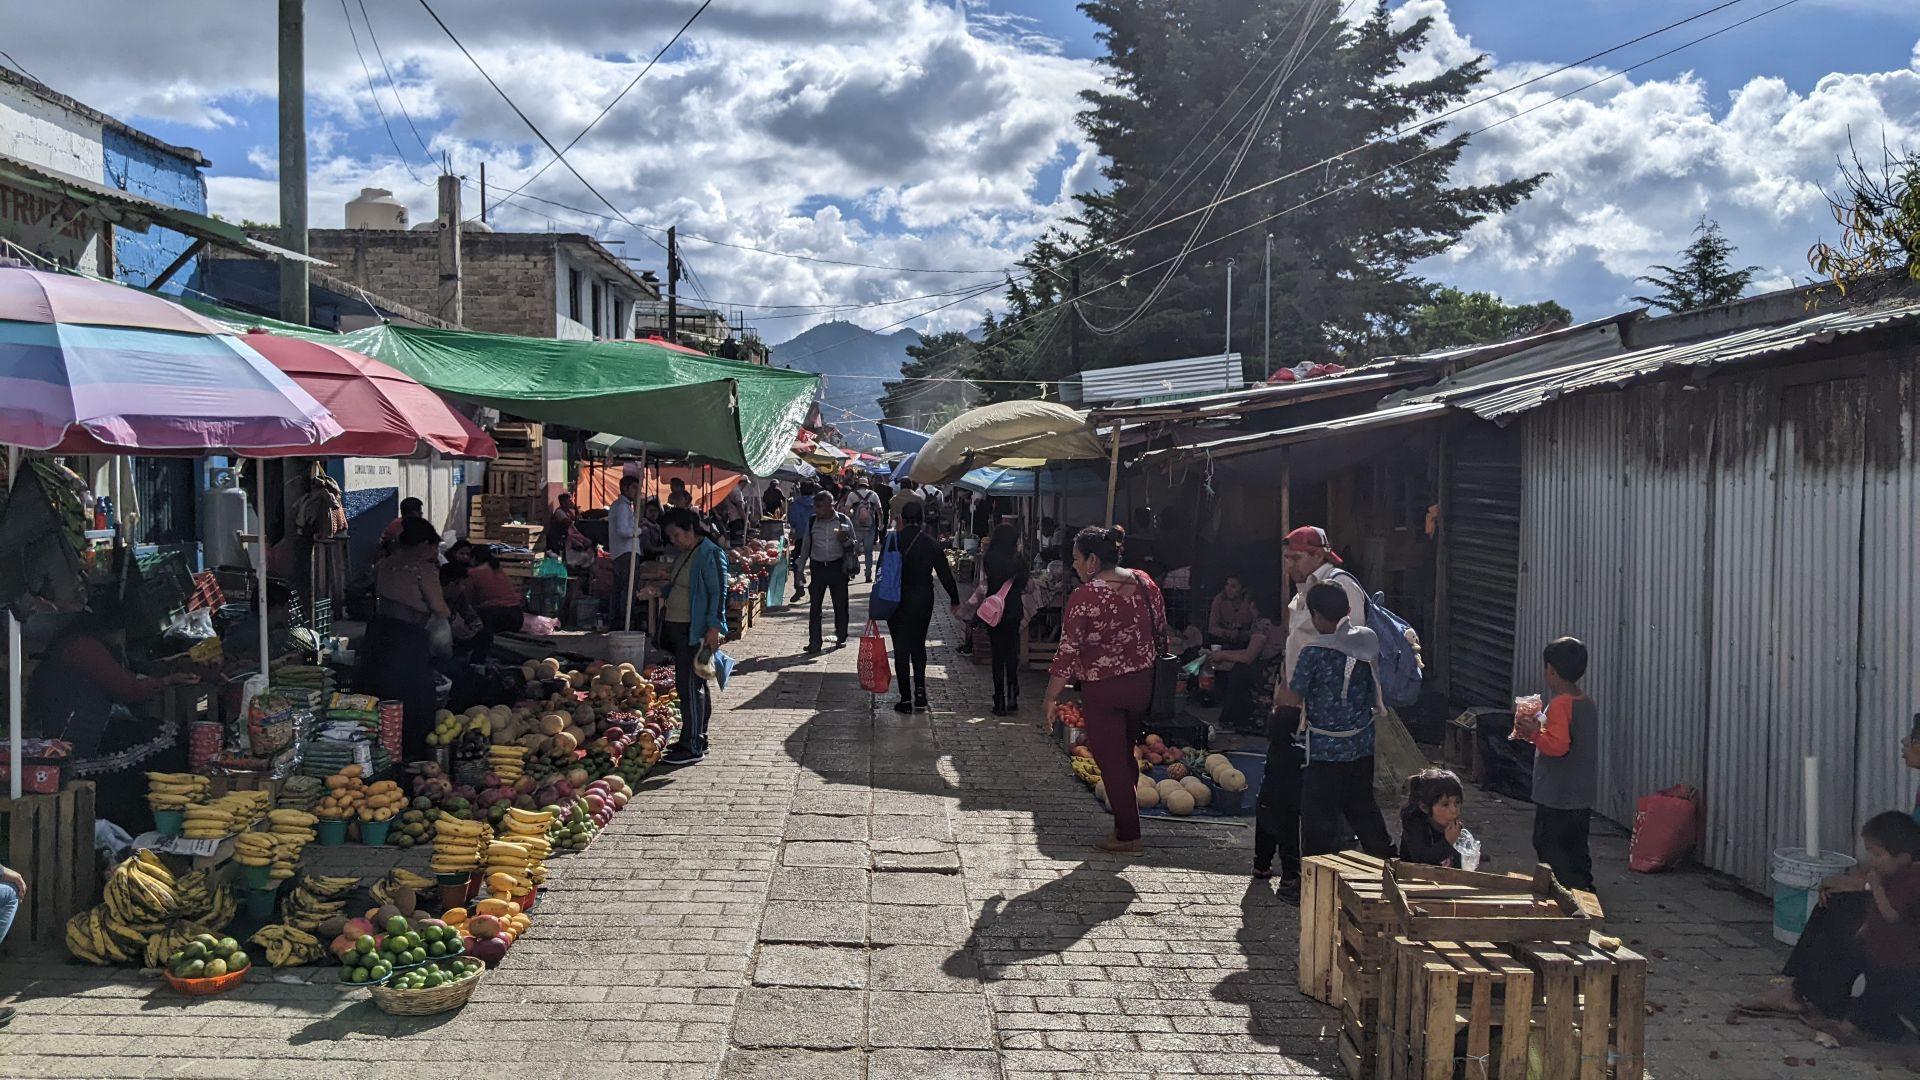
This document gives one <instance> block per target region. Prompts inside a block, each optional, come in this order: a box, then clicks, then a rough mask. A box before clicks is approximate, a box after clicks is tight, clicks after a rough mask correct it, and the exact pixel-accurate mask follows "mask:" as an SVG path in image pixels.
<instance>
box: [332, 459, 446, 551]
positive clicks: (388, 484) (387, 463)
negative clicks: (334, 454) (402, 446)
mask: <svg viewBox="0 0 1920 1080" xmlns="http://www.w3.org/2000/svg"><path fill="white" fill-rule="evenodd" d="M465 464H466V463H464V462H458V461H448V460H446V459H445V458H442V457H440V456H439V455H438V454H435V455H432V456H430V457H425V458H366V457H356V458H347V459H346V461H345V462H344V463H343V469H344V471H345V473H346V481H347V483H346V488H347V490H348V491H362V490H365V489H367V488H398V489H399V493H398V495H397V496H396V497H397V498H400V499H419V500H420V501H421V502H422V503H423V504H425V506H426V515H427V520H428V521H429V522H432V523H433V527H434V528H436V529H439V530H440V531H441V532H449V531H450V532H454V533H464V532H465V531H466V524H467V505H466V503H467V501H466V499H465V498H464V497H463V496H464V495H465V492H464V490H462V489H463V488H464V486H465V481H464V476H463V473H464V469H463V466H464V465H465Z"/></svg>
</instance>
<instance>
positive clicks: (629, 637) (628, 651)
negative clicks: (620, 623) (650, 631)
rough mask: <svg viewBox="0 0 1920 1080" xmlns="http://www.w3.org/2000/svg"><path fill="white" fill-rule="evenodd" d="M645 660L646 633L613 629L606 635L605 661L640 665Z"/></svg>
mask: <svg viewBox="0 0 1920 1080" xmlns="http://www.w3.org/2000/svg"><path fill="white" fill-rule="evenodd" d="M646 662H647V635H645V634H643V633H641V632H640V631H638V630H615V631H613V632H611V633H609V634H608V635H607V663H609V664H632V665H633V666H634V667H642V666H644V665H645V664H646Z"/></svg>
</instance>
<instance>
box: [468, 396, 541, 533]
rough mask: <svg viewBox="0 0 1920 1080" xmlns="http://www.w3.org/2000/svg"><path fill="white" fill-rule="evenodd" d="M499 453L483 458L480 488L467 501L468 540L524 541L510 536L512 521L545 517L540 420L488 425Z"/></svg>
mask: <svg viewBox="0 0 1920 1080" xmlns="http://www.w3.org/2000/svg"><path fill="white" fill-rule="evenodd" d="M493 441H494V445H495V446H497V447H499V450H500V456H499V457H496V458H494V459H493V460H492V461H490V462H488V463H487V478H486V487H485V489H484V491H483V492H482V493H481V494H479V495H475V496H474V497H473V498H472V500H471V501H470V502H469V503H468V506H467V535H468V537H469V538H470V539H474V540H486V541H488V542H490V543H496V544H513V545H515V546H525V545H523V543H522V537H515V536H509V535H508V532H507V530H506V528H505V526H507V525H508V524H511V523H525V524H538V525H541V526H543V527H544V523H545V522H546V519H547V500H546V480H545V470H546V464H545V461H546V458H545V441H546V437H545V435H544V434H542V432H541V428H540V425H538V424H531V423H527V422H525V421H519V420H512V421H504V422H502V423H500V424H498V425H495V427H494V429H493Z"/></svg>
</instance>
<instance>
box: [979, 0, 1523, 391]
mask: <svg viewBox="0 0 1920 1080" xmlns="http://www.w3.org/2000/svg"><path fill="white" fill-rule="evenodd" d="M1080 8H1081V10H1082V11H1083V12H1085V13H1086V15H1087V16H1088V17H1089V18H1090V19H1092V20H1093V22H1094V23H1095V24H1096V25H1097V26H1098V27H1099V28H1100V30H1099V37H1100V40H1101V41H1102V42H1103V44H1104V45H1105V46H1106V49H1107V55H1106V56H1105V57H1103V58H1102V61H1101V62H1102V63H1103V64H1104V65H1105V66H1106V67H1107V68H1108V74H1109V81H1110V87H1109V88H1107V89H1102V90H1095V91H1088V92H1087V93H1086V94H1085V95H1083V96H1084V98H1085V100H1086V102H1087V108H1086V110H1085V111H1084V112H1083V113H1082V114H1081V117H1080V122H1081V125H1082V127H1083V128H1084V130H1085V131H1086V132H1087V134H1088V135H1089V136H1090V137H1091V138H1092V139H1093V141H1094V142H1095V143H1096V145H1097V146H1098V147H1099V149H1100V152H1101V153H1102V154H1103V155H1104V156H1105V158H1106V159H1107V161H1108V165H1107V166H1106V168H1105V175H1106V177H1107V179H1108V180H1109V182H1110V187H1109V189H1108V190H1107V191H1105V192H1101V193H1097V194H1091V195H1086V196H1083V197H1082V198H1081V199H1080V206H1081V214H1080V217H1079V219H1078V220H1077V221H1076V222H1075V224H1076V225H1078V226H1080V228H1081V230H1082V232H1081V235H1079V236H1078V237H1076V238H1075V239H1074V240H1072V241H1068V240H1067V239H1065V238H1063V237H1050V238H1048V240H1047V241H1046V242H1043V243H1042V244H1041V245H1037V246H1036V248H1035V250H1034V253H1033V256H1032V257H1031V258H1030V260H1029V262H1030V263H1036V264H1038V263H1045V262H1047V261H1049V260H1046V259H1045V258H1043V257H1042V255H1041V252H1042V250H1043V249H1049V248H1050V249H1051V250H1054V251H1063V252H1066V253H1069V254H1070V253H1071V251H1072V250H1075V249H1077V250H1086V251H1093V252H1094V253H1093V254H1089V255H1087V256H1085V257H1082V258H1080V259H1077V260H1076V261H1075V265H1076V266H1077V267H1078V268H1079V271H1080V275H1081V288H1080V294H1081V295H1083V296H1086V297H1087V298H1086V299H1085V300H1083V301H1081V302H1080V303H1079V304H1078V305H1076V306H1077V307H1078V309H1079V310H1078V312H1077V313H1076V312H1065V313H1063V315H1064V317H1065V318H1084V319H1085V320H1086V322H1087V323H1088V325H1087V326H1086V327H1083V331H1082V341H1083V347H1082V363H1081V364H1080V365H1079V366H1080V367H1103V366H1109V365H1112V364H1118V363H1133V362H1139V361H1143V360H1155V359H1168V358H1173V357H1179V356H1192V355H1200V354H1205V353H1211V352H1216V351H1218V349H1219V348H1220V341H1221V338H1220V335H1221V332H1222V324H1223V319H1224V313H1223V312H1222V311H1221V310H1220V309H1221V307H1222V305H1223V304H1224V303H1225V296H1224V293H1225V285H1226V282H1225V279H1226V273H1227V268H1226V263H1227V260H1228V259H1229V258H1231V259H1233V260H1235V273H1234V275H1233V286H1234V298H1233V306H1234V311H1235V319H1234V324H1235V331H1236V332H1235V347H1236V349H1237V350H1238V351H1241V352H1242V353H1244V354H1247V355H1249V356H1258V355H1260V353H1261V352H1262V351H1263V344H1256V339H1257V334H1258V329H1257V327H1258V323H1257V321H1256V320H1257V319H1258V318H1259V317H1260V316H1259V315H1258V314H1256V313H1260V312H1262V311H1263V308H1262V304H1261V301H1262V286H1263V282H1262V274H1261V262H1262V258H1263V255H1264V251H1265V245H1266V237H1267V234H1268V233H1269V232H1270V233H1272V235H1273V264H1272V265H1273V275H1272V276H1273V342H1274V354H1275V358H1276V360H1284V361H1285V362H1286V363H1289V364H1291V363H1296V362H1298V361H1300V360H1319V359H1330V358H1334V357H1336V356H1341V355H1344V354H1348V353H1352V354H1358V355H1360V356H1362V357H1363V358H1364V357H1365V356H1368V355H1372V353H1371V352H1370V351H1369V350H1371V349H1373V348H1375V347H1378V346H1382V345H1383V344H1384V342H1383V340H1382V339H1383V337H1384V336H1385V334H1384V328H1389V327H1392V326H1396V325H1401V324H1403V323H1404V321H1405V320H1406V319H1407V318H1408V317H1409V315H1410V314H1411V313H1412V312H1413V310H1414V309H1415V308H1417V307H1418V306H1419V305H1420V304H1422V303H1424V302H1426V300H1427V299H1428V297H1429V293H1430V289H1431V286H1430V285H1429V284H1428V283H1427V282H1424V281H1422V280H1420V279H1419V278H1418V277H1416V276H1415V275H1414V274H1413V273H1411V270H1410V268H1411V267H1412V266H1413V264H1415V263H1417V262H1418V261H1420V260H1421V259H1424V258H1427V257H1429V256H1432V255H1435V254H1438V253H1440V252H1443V251H1445V250H1447V248H1449V247H1450V246H1452V244H1453V243H1454V242H1455V241H1457V240H1458V239H1459V238H1460V236H1461V235H1462V234H1463V233H1465V232H1466V230H1467V229H1469V228H1470V227H1472V226H1473V225H1474V224H1475V223H1476V222H1478V221H1481V220H1483V219H1484V218H1485V217H1487V216H1488V215H1490V214H1496V213H1500V212H1502V211H1505V210H1507V209H1510V208H1512V207H1513V206H1515V205H1516V204H1518V203H1519V202H1520V201H1521V200H1523V199H1525V198H1526V197H1527V195H1528V194H1529V193H1530V192H1532V191H1533V189H1534V188H1535V187H1536V186H1537V185H1538V184H1539V183H1540V181H1541V180H1542V179H1543V178H1544V177H1542V176H1534V177H1527V178H1521V179H1515V180H1508V181H1505V182H1500V183H1494V184H1487V185H1459V184H1455V183H1453V182H1452V181H1451V179H1450V173H1451V171H1452V169H1453V166H1454V165H1455V163H1456V162H1458V160H1459V158H1460V155H1461V153H1462V151H1463V150H1464V149H1465V147H1466V137H1465V136H1464V135H1453V136H1448V135H1447V134H1446V132H1445V131H1444V130H1443V125H1433V124H1428V125H1422V124H1420V120H1421V118H1422V117H1425V116H1431V115H1433V114H1435V113H1437V112H1440V111H1443V110H1445V109H1447V108H1449V107H1452V106H1454V105H1457V104H1459V103H1460V102H1462V101H1464V100H1466V99H1468V98H1469V97H1470V96H1471V95H1472V94H1473V93H1474V92H1475V91H1476V89H1477V88H1478V87H1479V86H1480V84H1481V83H1482V82H1483V81H1484V80H1485V78H1486V75H1487V64H1486V62H1485V60H1484V59H1476V60H1473V61H1470V62H1468V63H1465V64H1462V65H1459V66H1457V67H1454V68H1450V69H1447V70H1444V71H1440V72H1438V73H1436V74H1433V75H1430V76H1426V77H1422V78H1417V79H1410V80H1409V79H1406V78H1405V72H1404V69H1405V66H1406V60H1407V57H1408V56H1409V55H1411V54H1412V53H1414V52H1416V51H1417V50H1418V49H1419V48H1420V47H1421V45H1422V43H1423V42H1424V40H1425V38H1426V36H1427V34H1428V32H1429V30H1430V29H1431V20H1429V19H1418V20H1415V21H1414V22H1412V23H1410V24H1409V25H1407V26H1405V27H1403V28H1401V29H1399V30H1395V29H1393V27H1392V26H1391V25H1390V23H1389V20H1388V16H1387V10H1386V5H1385V4H1384V3H1379V4H1377V5H1376V6H1375V7H1374V9H1373V11H1372V12H1371V13H1370V14H1368V15H1367V17H1365V18H1364V19H1362V20H1361V21H1359V22H1356V23H1346V22H1342V21H1339V20H1338V19H1337V18H1336V14H1337V12H1338V11H1339V10H1340V6H1339V5H1338V4H1334V3H1329V2H1328V0H1086V2H1084V3H1082V4H1081V5H1080ZM1243 76H1244V78H1243ZM1216 106H1217V107H1218V108H1217V111H1216ZM1402 129H1407V130H1404V131H1403V130H1402ZM1375 140H1378V142H1375ZM1368 144H1371V145H1368ZM1356 147H1361V149H1357V150H1356V149H1355V148H1356ZM1349 151H1351V152H1349ZM1236 160H1238V161H1239V164H1238V167H1237V169H1236V168H1235V162H1236ZM1326 160H1330V163H1329V164H1325V165H1322V164H1320V163H1321V162H1322V161H1326ZM1295 173H1298V174H1299V175H1293V174H1295ZM1376 174H1378V175H1376ZM1275 179H1277V180H1278V182H1276V183H1273V184H1272V185H1271V186H1269V187H1266V188H1264V189H1262V190H1261V191H1259V192H1257V193H1255V194H1252V195H1248V196H1244V197H1242V198H1239V199H1236V200H1234V201H1232V202H1229V203H1226V204H1224V205H1223V206H1221V207H1219V208H1218V210H1217V211H1215V212H1214V213H1213V214H1212V215H1211V217H1210V219H1209V218H1208V217H1207V215H1206V212H1205V211H1204V210H1201V208H1202V207H1205V206H1206V205H1207V204H1208V203H1211V202H1213V201H1215V200H1216V199H1217V198H1218V197H1220V196H1221V195H1224V194H1231V193H1233V192H1235V191H1238V190H1242V189H1245V188H1248V187H1251V186H1253V185H1254V184H1257V183H1260V182H1263V181H1267V180H1275ZM1196 211H1198V212H1197V213H1194V216H1191V217H1185V218H1181V219H1180V220H1177V221H1171V222H1169V219H1174V218H1179V217H1180V215H1185V214H1189V213H1190V212H1196ZM1275 214H1278V215H1280V216H1277V217H1274V218H1273V219H1272V220H1270V221H1266V222H1264V223H1263V222H1261V219H1263V218H1267V217H1268V216H1269V215H1275ZM1203 221H1204V222H1205V225H1204V227H1201V225H1202V222H1203ZM1149 226H1153V227H1152V228H1151V229H1150V231H1145V232H1144V233H1143V232H1142V230H1145V229H1148V227H1149ZM1230 234H1231V235H1230ZM1212 241H1218V242H1212ZM1201 245H1204V246H1201ZM1163 278H1164V281H1163ZM1062 284H1063V283H1062V282H1061V281H1060V280H1058V276H1057V275H1056V276H1054V277H1052V278H1047V279H1045V280H1043V279H1042V278H1040V277H1036V278H1035V279H1033V280H1032V281H1028V282H1023V283H1019V284H1018V285H1017V287H1016V288H1015V289H1014V290H1013V291H1012V292H1010V294H1009V300H1010V301H1013V302H1014V303H1013V306H1014V307H1015V309H1016V310H1018V309H1019V308H1020V307H1021V306H1022V303H1023V302H1024V304H1025V306H1027V307H1029V308H1032V309H1035V310H1038V309H1040V308H1044V307H1045V306H1046V305H1047V304H1049V303H1051V302H1053V300H1054V299H1055V298H1056V297H1057V296H1058V295H1059V291H1060V288H1061V286H1062ZM1029 291H1031V292H1034V293H1036V295H1026V296H1021V295H1020V294H1021V293H1022V292H1029ZM1089 294H1090V295H1089ZM1050 323H1051V319H1050V318H1048V317H1045V316H1042V317H1041V318H1037V319H1034V320H1032V321H1031V322H1017V321H1016V320H1015V319H1012V318H1010V319H1008V320H1007V321H1006V322H1005V323H1003V325H1013V326H1015V327H1017V328H1018V329H1019V330H1020V331H1021V332H1022V333H1030V332H1031V328H1032V327H1033V326H1035V325H1048V324H1050ZM1056 333H1059V334H1060V340H1057V341H1055V342H1051V343H1045V342H1043V343H1042V344H1041V345H1040V346H1039V347H1038V348H1037V349H1036V350H1035V351H1034V354H1033V356H1032V358H1031V359H1029V360H1028V361H1026V363H1025V369H1026V370H1025V372H1024V373H1025V374H1031V375H1034V376H1035V377H1050V378H1058V377H1060V376H1061V375H1064V374H1068V373H1070V372H1071V371H1072V370H1074V368H1073V365H1071V364H1068V363H1066V362H1065V356H1066V350H1065V347H1064V344H1063V341H1064V332H1060V331H1058V330H1056ZM989 339H990V343H991V344H994V345H997V344H998V342H997V341H993V340H992V339H993V336H992V335H989Z"/></svg>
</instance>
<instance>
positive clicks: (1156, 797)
mask: <svg viewBox="0 0 1920 1080" xmlns="http://www.w3.org/2000/svg"><path fill="white" fill-rule="evenodd" d="M1133 800H1134V802H1136V803H1138V804H1139V805H1140V808H1141V809H1142V810H1147V809H1151V808H1152V807H1155V806H1159V805H1160V791H1159V789H1158V788H1155V787H1154V786H1153V785H1152V784H1149V783H1147V778H1146V777H1144V776H1143V777H1141V778H1140V782H1139V783H1138V784H1136V785H1134V788H1133Z"/></svg>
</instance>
